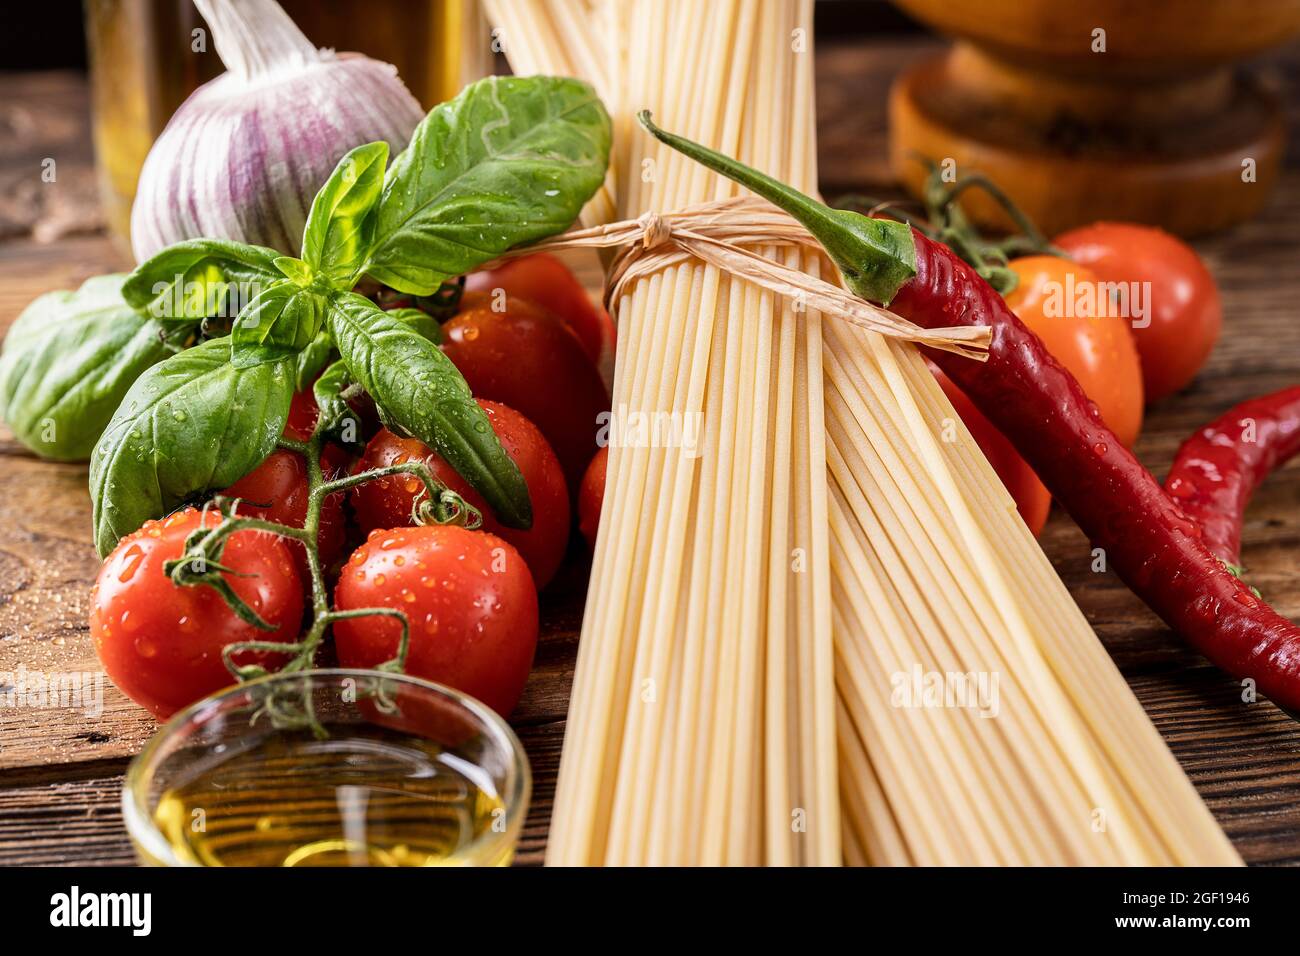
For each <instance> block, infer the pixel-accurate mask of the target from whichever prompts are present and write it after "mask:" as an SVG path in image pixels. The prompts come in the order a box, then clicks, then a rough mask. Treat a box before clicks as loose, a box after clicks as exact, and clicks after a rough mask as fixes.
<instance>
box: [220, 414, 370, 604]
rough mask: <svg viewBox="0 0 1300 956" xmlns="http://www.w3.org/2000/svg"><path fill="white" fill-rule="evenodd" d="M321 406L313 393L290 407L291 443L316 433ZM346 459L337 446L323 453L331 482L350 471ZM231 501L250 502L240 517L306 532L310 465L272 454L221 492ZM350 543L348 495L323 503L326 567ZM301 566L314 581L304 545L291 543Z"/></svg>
mask: <svg viewBox="0 0 1300 956" xmlns="http://www.w3.org/2000/svg"><path fill="white" fill-rule="evenodd" d="M318 414H319V413H318V411H317V409H316V402H315V400H314V399H313V398H312V396H311V393H309V392H299V393H298V394H297V395H295V396H294V399H293V405H292V406H290V410H289V420H288V422H286V423H285V426H284V434H285V437H287V438H294V439H297V440H298V441H306V440H307V439H308V438H310V437H311V433H312V431H313V430H314V429H315V427H316V417H317V415H318ZM347 459H348V456H347V453H346V452H345V451H343V449H341V448H339V447H337V446H335V445H326V446H325V448H324V449H323V450H322V452H321V469H322V471H323V472H324V474H325V476H326V477H327V478H329V477H335V476H337V475H339V474H342V473H343V471H344V470H345V469H346V467H347ZM221 493H222V494H223V495H225V496H226V497H228V498H243V499H245V500H244V501H243V502H241V503H240V505H239V513H240V514H245V515H249V516H250V517H254V518H265V519H267V520H268V521H276V522H279V523H280V524H285V525H288V526H289V527H291V528H301V527H302V526H303V523H304V522H305V521H306V520H307V462H306V461H305V460H303V457H302V456H301V455H299V454H298V453H297V452H292V451H288V450H286V449H283V448H280V449H276V450H275V451H273V452H271V454H270V455H268V456H267V457H266V460H265V461H263V462H262V463H261V464H260V465H258V466H257V467H256V468H254V469H253V470H252V471H250V472H249V473H248V474H246V475H245V476H244V477H243V478H240V479H239V480H238V481H237V482H235V483H234V484H233V485H231V486H230V487H229V488H226V489H225V490H224V491H222V492H221ZM346 537H347V521H346V519H345V518H344V515H343V494H342V492H338V493H336V494H332V495H330V496H329V497H328V498H326V499H325V500H324V502H322V503H321V510H320V530H319V531H318V532H317V535H316V547H317V549H318V552H319V554H320V561H321V566H322V567H326V568H327V567H329V566H330V565H331V564H333V563H334V562H335V561H337V560H338V558H339V556H340V555H341V554H342V553H343V544H344V539H345V538H346ZM289 544H290V548H291V550H292V551H293V553H294V557H295V559H296V560H297V562H298V573H299V574H300V575H301V576H302V579H303V581H304V583H306V582H308V581H310V577H309V572H308V570H307V554H306V552H305V551H304V550H303V547H302V545H301V544H300V543H298V542H296V541H293V542H289Z"/></svg>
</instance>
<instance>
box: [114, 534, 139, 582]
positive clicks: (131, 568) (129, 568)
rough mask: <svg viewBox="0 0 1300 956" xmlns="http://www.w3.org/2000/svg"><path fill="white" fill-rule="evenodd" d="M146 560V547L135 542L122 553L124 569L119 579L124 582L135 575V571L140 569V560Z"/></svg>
mask: <svg viewBox="0 0 1300 956" xmlns="http://www.w3.org/2000/svg"><path fill="white" fill-rule="evenodd" d="M143 560H144V548H142V547H140V545H138V544H133V545H131V547H129V548H127V549H126V551H125V552H123V554H122V561H123V565H122V571H121V573H119V574H118V576H117V579H118V580H119V581H121V582H122V583H123V584H126V582H128V581H130V580H131V579H132V578H133V577H135V572H136V571H138V570H140V562H141V561H143Z"/></svg>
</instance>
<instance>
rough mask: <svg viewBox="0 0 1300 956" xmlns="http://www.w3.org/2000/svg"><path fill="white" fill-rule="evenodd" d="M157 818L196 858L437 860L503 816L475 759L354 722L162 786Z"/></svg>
mask: <svg viewBox="0 0 1300 956" xmlns="http://www.w3.org/2000/svg"><path fill="white" fill-rule="evenodd" d="M154 822H155V823H156V824H157V827H158V830H159V831H160V832H161V833H162V834H163V836H164V837H165V838H166V839H167V842H168V843H169V844H170V845H171V848H172V850H173V851H174V852H175V853H176V855H177V856H178V857H179V858H181V859H182V860H184V861H186V862H188V863H196V864H199V865H201V866H442V865H446V864H453V865H458V864H461V863H464V862H466V861H467V860H468V859H470V858H471V857H472V856H473V848H474V845H475V843H477V842H478V841H479V840H480V839H482V838H484V837H489V838H490V836H491V835H492V833H493V832H494V831H493V828H494V827H495V828H496V831H495V832H498V833H499V832H502V830H503V828H504V826H505V822H506V821H505V807H504V805H503V803H502V801H501V798H500V797H499V796H498V795H497V794H496V793H495V792H494V790H493V787H492V783H491V781H490V780H487V779H485V777H484V775H483V773H482V772H481V771H479V769H478V768H476V767H472V766H466V765H465V764H464V763H463V762H462V761H459V760H458V759H457V758H456V757H455V756H454V755H453V754H449V753H447V752H445V751H443V750H442V749H441V748H440V747H438V746H437V745H436V744H432V743H430V742H427V741H419V740H416V739H414V738H403V737H400V736H398V735H396V734H393V735H391V736H385V735H384V734H383V733H378V732H377V733H374V734H366V735H365V736H360V735H358V734H357V732H356V730H355V729H351V730H350V731H349V733H348V736H346V737H341V738H340V737H338V735H337V734H336V733H333V734H331V737H330V739H327V740H316V739H314V738H312V737H310V736H307V737H305V738H299V739H289V738H279V737H272V738H270V739H268V740H266V741H263V742H260V743H259V744H257V745H256V746H254V747H252V748H250V749H249V750H246V751H244V752H242V753H239V754H238V755H236V756H233V757H231V758H230V759H229V760H227V761H225V762H223V763H219V764H216V765H215V766H214V767H212V768H211V770H209V771H207V772H204V773H201V774H199V775H198V776H196V777H195V778H194V779H193V780H190V781H188V782H184V783H180V784H179V785H177V786H174V787H172V788H170V789H168V790H166V791H165V792H164V793H163V795H162V797H161V798H160V799H159V801H158V807H157V809H156V810H155V811H154ZM480 862H484V863H489V864H491V863H503V864H504V863H508V862H509V855H508V854H505V858H503V859H496V860H483V861H480Z"/></svg>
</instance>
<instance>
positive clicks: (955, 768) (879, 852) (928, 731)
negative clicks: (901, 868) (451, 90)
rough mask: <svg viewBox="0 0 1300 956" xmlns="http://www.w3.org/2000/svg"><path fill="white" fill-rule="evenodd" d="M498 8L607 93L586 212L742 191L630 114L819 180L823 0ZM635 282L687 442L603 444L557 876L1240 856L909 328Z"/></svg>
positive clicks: (675, 283)
mask: <svg viewBox="0 0 1300 956" xmlns="http://www.w3.org/2000/svg"><path fill="white" fill-rule="evenodd" d="M488 8H489V15H490V17H491V18H492V20H493V22H494V23H495V24H497V25H498V26H499V27H501V28H503V30H504V37H505V42H506V49H507V54H508V55H509V56H510V57H511V58H512V61H513V62H514V64H515V68H516V69H517V70H519V71H520V72H527V71H530V70H546V71H549V72H558V73H568V74H573V75H579V76H587V77H588V78H591V79H593V82H595V83H596V84H597V85H598V86H599V88H600V89H601V90H602V92H603V94H604V95H605V96H606V97H607V98H608V102H607V105H608V106H609V107H610V110H611V113H612V114H613V115H614V116H615V120H616V125H615V130H616V146H615V152H616V156H615V163H614V170H613V172H612V175H611V178H610V180H609V182H608V184H607V185H608V187H609V190H610V192H609V195H607V196H606V197H605V199H604V200H600V201H598V202H596V203H593V204H592V206H589V207H588V210H587V214H586V217H585V218H586V220H587V222H589V223H591V222H600V221H608V220H609V219H610V218H611V217H618V218H622V219H629V218H636V217H637V216H640V215H641V214H643V213H644V212H646V211H647V210H655V211H671V210H681V209H686V208H689V207H691V206H693V205H696V204H699V203H701V202H705V201H708V200H714V199H721V198H724V197H727V196H731V195H735V194H736V189H735V188H734V187H732V186H731V185H730V184H729V183H727V182H724V181H721V180H719V179H718V178H717V177H715V176H713V175H712V174H711V173H709V172H707V171H706V170H704V169H703V168H701V167H699V166H696V165H694V164H693V163H691V162H690V161H688V160H686V159H685V158H684V157H681V156H679V155H677V154H675V153H672V152H669V151H667V150H666V148H664V147H662V146H660V145H659V144H658V143H656V142H654V141H652V140H650V139H649V138H648V137H646V136H645V135H644V134H642V133H641V131H640V130H639V129H638V128H637V127H636V126H635V125H634V123H633V122H632V120H631V117H632V116H633V115H634V113H635V111H636V110H638V109H642V108H648V109H651V110H653V111H654V112H655V114H656V115H657V116H658V117H661V118H662V121H663V122H664V123H665V125H667V126H668V127H669V128H671V129H673V130H674V132H677V133H680V134H683V135H685V136H687V137H690V138H691V139H694V140H697V141H699V142H703V143H705V144H706V145H709V146H711V147H714V148H716V149H719V150H721V151H723V152H726V153H728V154H731V155H735V156H738V157H739V158H740V159H741V160H743V161H745V162H748V163H750V164H751V165H755V166H757V167H759V168H760V169H763V170H764V171H765V172H767V173H769V174H772V175H774V176H776V177H778V178H780V179H783V180H785V181H787V182H790V183H792V184H793V185H795V186H797V187H799V188H801V189H804V190H805V191H809V192H812V191H815V186H816V169H815V143H816V138H815V128H814V114H813V84H812V50H811V32H812V21H811V9H810V8H811V4H810V3H807V2H792V0H732V2H724V3H718V2H715V3H709V4H701V3H697V2H692V0H623V2H618V0H611V2H609V3H598V2H592V0H489V3H488ZM574 24H578V25H579V26H578V27H576V28H575V27H574ZM581 24H600V29H599V31H598V33H584V32H583V29H582V27H581V26H580V25H581ZM628 38H631V39H633V40H634V41H635V42H629V39H628ZM756 251H758V252H760V253H761V254H763V255H765V256H768V257H771V258H775V259H778V260H779V261H781V262H783V263H785V264H791V265H796V264H797V265H798V266H799V267H800V268H802V269H805V270H807V271H809V272H813V273H816V272H817V271H818V270H819V269H822V268H825V267H823V266H821V265H820V263H819V258H818V257H817V256H815V255H811V254H806V253H801V252H798V251H795V250H792V249H790V248H788V247H786V248H781V247H767V248H759V249H758V250H756ZM624 288H625V291H624V292H623V294H621V295H620V296H619V297H618V300H617V301H616V302H615V303H614V307H615V313H616V316H617V319H618V322H619V347H618V354H617V366H616V373H615V394H614V411H615V414H616V415H617V414H619V413H623V414H631V413H635V412H641V413H645V414H649V415H651V416H653V415H656V414H667V415H669V416H670V420H671V416H674V415H678V416H684V420H690V418H691V416H695V417H696V419H697V420H698V421H699V422H700V427H701V432H700V438H699V443H698V446H697V447H696V448H694V449H683V448H680V447H667V448H665V447H644V446H638V447H619V446H618V445H617V444H615V447H613V448H612V449H611V455H610V467H609V473H608V484H607V491H606V498H605V505H604V509H603V513H602V518H601V527H600V536H599V543H598V546H597V551H596V557H595V560H594V564H593V569H592V580H591V585H590V589H589V596H588V603H587V608H586V615H585V617H584V621H583V631H582V642H581V645H580V650H579V658H578V664H577V672H576V675H575V679H574V686H573V691H572V699H571V704H570V711H569V720H568V727H567V732H566V738H565V746H564V754H563V758H562V762H561V771H560V779H559V784H558V789H557V793H556V799H555V807H554V811H553V815H552V821H551V832H550V840H549V845H548V853H547V860H548V862H549V863H559V864H599V863H623V864H631V863H669V864H673V863H685V864H693V863H739V864H753V863H795V864H829V863H838V862H841V861H843V862H847V863H851V864H858V863H871V864H910V863H916V864H958V863H970V864H981V863H1031V864H1051V863H1089V864H1107V863H1149V864H1159V863H1198V864H1225V863H1234V862H1239V861H1238V860H1237V857H1236V854H1235V853H1234V852H1233V850H1232V848H1231V846H1230V845H1229V844H1228V842H1227V840H1226V838H1225V837H1224V835H1223V833H1222V832H1221V831H1220V830H1219V828H1218V827H1217V825H1216V824H1215V823H1214V821H1213V819H1212V818H1211V816H1210V814H1209V813H1208V811H1207V810H1206V808H1205V806H1204V805H1203V804H1202V803H1201V801H1200V800H1199V798H1198V797H1197V795H1196V793H1195V791H1194V790H1193V788H1192V787H1191V785H1190V783H1189V782H1188V780H1187V779H1186V777H1185V776H1184V775H1183V773H1182V771H1181V769H1180V768H1179V767H1178V765H1177V763H1176V762H1175V760H1174V758H1173V757H1172V755H1171V754H1170V753H1169V751H1168V749H1167V748H1166V747H1165V745H1164V744H1163V742H1162V741H1161V739H1160V737H1159V735H1158V733H1157V732H1156V731H1155V729H1154V727H1153V726H1152V725H1151V723H1150V721H1149V720H1148V719H1147V718H1146V716H1145V714H1144V713H1143V712H1142V710H1141V707H1140V705H1139V704H1138V703H1137V701H1136V699H1135V698H1134V697H1133V695H1132V693H1131V692H1130V691H1129V689H1128V687H1127V686H1126V684H1125V683H1124V681H1123V679H1122V678H1121V677H1120V675H1119V673H1118V672H1117V671H1116V669H1115V667H1114V666H1113V664H1112V663H1111V661H1110V660H1109V658H1108V656H1107V655H1106V653H1105V651H1104V649H1103V648H1102V646H1101V645H1100V643H1099V642H1098V640H1097V638H1096V636H1095V635H1094V634H1093V633H1092V630H1091V628H1090V627H1089V626H1088V624H1087V622H1086V621H1085V620H1084V618H1083V616H1082V614H1081V613H1080V612H1079V610H1078V608H1077V607H1076V606H1075V605H1074V603H1073V601H1072V600H1071V599H1070V596H1069V594H1068V593H1067V592H1066V590H1065V588H1064V587H1063V585H1062V584H1061V582H1060V580H1059V579H1058V578H1057V576H1056V574H1055V573H1054V571H1053V570H1052V568H1051V565H1050V564H1049V563H1048V561H1047V559H1046V558H1045V556H1044V555H1043V553H1042V551H1041V550H1040V549H1039V548H1038V546H1037V544H1036V543H1035V541H1034V540H1033V538H1032V536H1031V535H1030V534H1029V532H1028V531H1027V529H1026V528H1025V527H1024V525H1023V523H1022V522H1021V521H1020V518H1019V516H1018V515H1017V514H1016V511H1015V506H1014V503H1013V502H1012V501H1011V499H1010V497H1009V495H1007V493H1006V492H1005V490H1004V489H1003V488H1002V486H1001V484H1000V483H999V481H998V479H997V477H996V475H995V474H994V473H993V471H992V469H991V468H990V467H989V465H988V463H987V462H986V461H985V460H984V458H983V457H982V456H981V454H980V453H979V451H978V448H977V447H976V446H975V444H974V442H973V440H972V439H971V437H970V435H969V433H968V432H967V431H966V430H965V429H964V427H962V426H961V424H960V421H959V420H958V419H957V416H956V414H955V413H954V412H953V410H952V407H951V405H950V404H949V403H948V401H947V400H946V398H945V397H944V395H943V393H942V391H941V390H940V389H939V387H938V386H937V384H936V383H935V381H934V378H933V376H932V375H931V374H930V372H929V371H928V370H927V368H926V366H925V365H924V363H923V361H922V359H921V357H920V355H919V353H918V352H917V350H916V348H915V347H914V346H912V345H910V344H907V343H903V342H899V341H897V340H894V339H886V338H884V337H882V336H880V335H878V334H875V333H871V332H866V331H863V330H862V329H860V328H855V327H853V326H852V325H850V324H848V323H844V322H840V321H838V320H835V319H830V318H827V319H823V318H822V317H821V316H820V315H818V314H817V313H816V312H814V311H797V310H796V308H795V307H794V306H793V305H792V304H791V303H789V302H787V301H785V300H783V299H781V298H778V297H776V296H773V295H772V294H771V293H769V292H766V291H763V290H761V289H758V288H756V287H755V286H754V285H752V284H751V283H748V282H745V281H743V280H740V279H738V278H735V277H732V276H729V275H727V274H725V273H724V272H721V271H719V270H718V269H717V268H715V267H713V266H707V265H704V264H701V263H698V262H693V261H690V260H687V261H684V262H682V263H680V264H674V265H671V266H668V267H666V268H663V269H662V271H658V272H654V273H652V274H648V275H640V276H638V277H636V278H635V279H633V280H632V281H630V282H628V283H627V284H626V286H625V287H624ZM823 333H824V334H825V340H824V341H823ZM696 452H698V454H695V453H696ZM832 683H833V688H832Z"/></svg>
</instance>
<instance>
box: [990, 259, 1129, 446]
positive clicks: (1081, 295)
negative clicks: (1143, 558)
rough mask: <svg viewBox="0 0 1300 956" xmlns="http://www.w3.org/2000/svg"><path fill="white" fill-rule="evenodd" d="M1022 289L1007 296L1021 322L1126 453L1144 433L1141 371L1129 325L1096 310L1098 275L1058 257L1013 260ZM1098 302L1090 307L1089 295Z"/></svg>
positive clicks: (1115, 316)
mask: <svg viewBox="0 0 1300 956" xmlns="http://www.w3.org/2000/svg"><path fill="white" fill-rule="evenodd" d="M1011 269H1012V270H1013V271H1014V272H1015V273H1016V275H1017V276H1018V277H1019V278H1020V282H1019V284H1018V285H1017V286H1016V287H1015V289H1013V290H1012V291H1011V292H1010V293H1009V294H1008V295H1007V297H1006V300H1007V305H1008V306H1010V307H1011V311H1013V312H1015V313H1016V315H1017V316H1018V317H1019V318H1020V321H1021V322H1023V323H1025V325H1027V326H1029V328H1030V329H1032V330H1033V331H1034V333H1035V334H1036V335H1037V336H1038V337H1039V338H1040V339H1042V340H1043V344H1044V345H1045V346H1047V351H1049V352H1051V353H1052V355H1053V357H1055V358H1056V360H1057V361H1058V362H1060V363H1061V364H1062V365H1064V366H1065V367H1066V368H1067V369H1069V370H1070V374H1072V375H1073V376H1074V377H1075V378H1076V379H1078V381H1079V384H1080V385H1081V386H1083V390H1084V392H1085V393H1086V394H1087V396H1088V397H1089V398H1090V399H1092V400H1093V401H1094V402H1096V403H1097V408H1098V409H1099V410H1100V411H1101V417H1102V420H1103V421H1104V422H1105V423H1106V424H1107V425H1108V426H1110V430H1111V431H1113V432H1114V433H1115V437H1117V438H1118V439H1119V440H1120V443H1121V444H1122V445H1124V447H1125V448H1132V447H1133V442H1135V441H1137V436H1138V432H1139V431H1141V430H1142V368H1141V365H1140V364H1139V362H1138V355H1137V349H1136V348H1134V346H1133V336H1132V335H1130V334H1129V330H1128V320H1127V319H1125V318H1123V317H1121V316H1119V315H1117V314H1115V313H1114V312H1104V311H1103V309H1101V308H1099V307H1097V306H1096V303H1095V298H1096V296H1097V294H1098V290H1099V288H1100V287H1099V286H1098V283H1097V276H1096V274H1095V273H1093V272H1092V271H1091V270H1089V269H1088V268H1087V267H1085V266H1081V265H1077V264H1076V263H1073V262H1070V261H1069V260H1066V259H1062V258H1060V257H1059V256H1026V257H1025V258H1023V259H1016V260H1013V261H1012V263H1011ZM1089 295H1091V296H1092V297H1093V299H1094V301H1093V304H1092V305H1089V302H1088V299H1087V296H1089Z"/></svg>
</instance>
